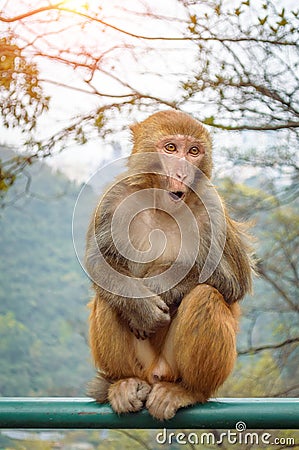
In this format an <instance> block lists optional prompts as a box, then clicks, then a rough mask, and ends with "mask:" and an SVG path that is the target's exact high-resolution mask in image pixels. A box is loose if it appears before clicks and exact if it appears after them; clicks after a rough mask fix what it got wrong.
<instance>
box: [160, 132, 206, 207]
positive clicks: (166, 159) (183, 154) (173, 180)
mask: <svg viewBox="0 0 299 450" xmlns="http://www.w3.org/2000/svg"><path fill="white" fill-rule="evenodd" d="M156 150H157V151H158V153H159V154H161V155H163V156H161V164H162V168H163V173H165V177H164V178H165V190H166V192H167V195H168V199H169V200H170V201H171V202H174V203H175V204H177V205H178V206H179V204H180V203H181V202H182V201H184V200H185V198H186V197H187V196H188V193H189V192H190V187H191V186H192V184H193V182H194V179H195V175H196V172H198V171H196V169H197V168H200V164H201V161H202V159H203V157H204V155H205V152H206V149H205V145H204V143H203V142H202V141H200V140H198V139H196V138H194V137H193V136H186V135H181V134H173V135H167V136H164V137H163V139H161V140H160V141H159V142H158V143H157V146H156Z"/></svg>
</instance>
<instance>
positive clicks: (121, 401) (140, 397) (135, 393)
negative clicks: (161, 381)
mask: <svg viewBox="0 0 299 450" xmlns="http://www.w3.org/2000/svg"><path fill="white" fill-rule="evenodd" d="M150 390H151V386H150V385H149V384H148V383H146V382H145V381H143V380H140V378H125V379H123V380H119V381H116V382H115V383H113V384H112V385H111V386H110V388H109V390H108V399H109V402H110V405H111V407H112V409H113V411H115V412H116V413H118V414H121V413H126V412H136V411H139V410H140V409H142V407H143V404H144V402H145V400H146V399H147V397H148V394H149V393H150Z"/></svg>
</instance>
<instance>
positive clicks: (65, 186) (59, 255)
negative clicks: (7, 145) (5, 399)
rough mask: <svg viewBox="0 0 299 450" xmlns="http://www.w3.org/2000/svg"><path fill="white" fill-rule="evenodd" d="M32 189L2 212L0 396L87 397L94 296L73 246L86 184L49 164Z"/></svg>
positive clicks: (35, 177) (18, 188)
mask: <svg viewBox="0 0 299 450" xmlns="http://www.w3.org/2000/svg"><path fill="white" fill-rule="evenodd" d="M25 181H26V180H25ZM26 182H27V181H26ZM23 187H24V183H23V186H22V182H21V183H19V184H18V186H16V188H14V191H11V192H9V196H10V199H11V200H12V201H13V200H15V199H16V198H17V197H16V196H17V195H18V194H20V192H22V189H23ZM30 192H32V196H31V195H29V196H28V195H25V196H21V197H20V198H19V200H18V201H17V202H16V203H14V204H11V205H9V206H7V207H5V208H4V209H3V210H2V212H1V211H0V214H1V217H0V227H1V232H0V248H1V259H0V360H1V371H0V395H4V396H10V395H20V396H26V395H82V394H83V393H84V389H85V384H86V382H87V380H88V379H89V378H90V376H91V374H92V365H91V362H90V356H89V350H88V345H87V318H88V310H87V307H86V304H87V301H88V298H89V296H90V294H91V293H90V292H89V280H88V278H87V276H86V275H85V273H84V272H83V270H82V269H81V267H80V265H79V263H78V261H77V258H76V255H75V251H74V248H73V242H72V227H71V222H72V214H73V209H74V204H75V201H76V198H77V195H78V192H79V187H78V185H76V184H71V183H70V182H69V181H68V180H67V179H66V178H65V177H63V176H62V175H60V174H55V175H54V174H53V173H52V172H51V170H50V169H49V168H48V167H47V166H45V165H44V166H40V167H39V168H38V169H37V168H36V167H35V168H34V175H33V177H32V185H31V186H30ZM90 196H91V197H92V196H93V194H92V192H90ZM84 234H85V230H83V229H82V236H84Z"/></svg>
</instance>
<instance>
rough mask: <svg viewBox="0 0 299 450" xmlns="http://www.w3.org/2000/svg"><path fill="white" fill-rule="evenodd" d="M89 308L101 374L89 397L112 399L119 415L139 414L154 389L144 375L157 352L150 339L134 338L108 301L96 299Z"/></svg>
mask: <svg viewBox="0 0 299 450" xmlns="http://www.w3.org/2000/svg"><path fill="white" fill-rule="evenodd" d="M90 308H91V313H90V347H91V352H92V356H93V359H94V362H95V365H96V367H97V368H98V369H99V373H98V375H97V376H96V377H95V378H94V380H92V382H91V383H90V384H89V386H88V395H90V396H91V397H93V398H95V400H97V401H98V402H99V403H104V402H107V401H108V400H109V402H110V403H111V406H112V408H113V409H114V411H115V412H117V413H122V412H129V411H138V410H139V409H141V408H142V406H143V402H144V401H145V399H146V398H147V396H148V393H149V391H150V389H151V388H150V386H149V384H148V383H147V382H146V381H145V373H146V368H147V366H148V365H150V364H152V361H153V359H154V357H155V353H154V352H153V349H152V348H151V346H150V344H149V342H148V341H147V340H146V341H141V340H138V339H136V338H135V336H134V335H133V333H131V331H130V330H129V328H128V326H126V324H125V323H123V322H122V321H121V320H120V318H119V316H118V315H117V313H116V312H115V311H114V310H113V309H112V308H111V307H110V306H109V305H108V304H107V302H105V301H104V300H102V299H101V298H99V297H96V298H95V299H94V300H93V301H92V302H91V304H90Z"/></svg>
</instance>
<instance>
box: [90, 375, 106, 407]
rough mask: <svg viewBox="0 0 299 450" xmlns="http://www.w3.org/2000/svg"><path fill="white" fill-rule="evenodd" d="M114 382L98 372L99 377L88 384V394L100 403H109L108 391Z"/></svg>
mask: <svg viewBox="0 0 299 450" xmlns="http://www.w3.org/2000/svg"><path fill="white" fill-rule="evenodd" d="M111 384H112V381H110V380H108V379H106V378H105V376H104V375H103V374H102V373H101V372H98V373H97V375H96V376H95V377H94V378H93V379H92V380H91V381H90V382H89V383H88V385H87V389H86V394H87V395H88V396H89V397H92V398H94V399H95V400H96V401H97V402H98V403H107V402H108V390H109V387H110V385H111Z"/></svg>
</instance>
